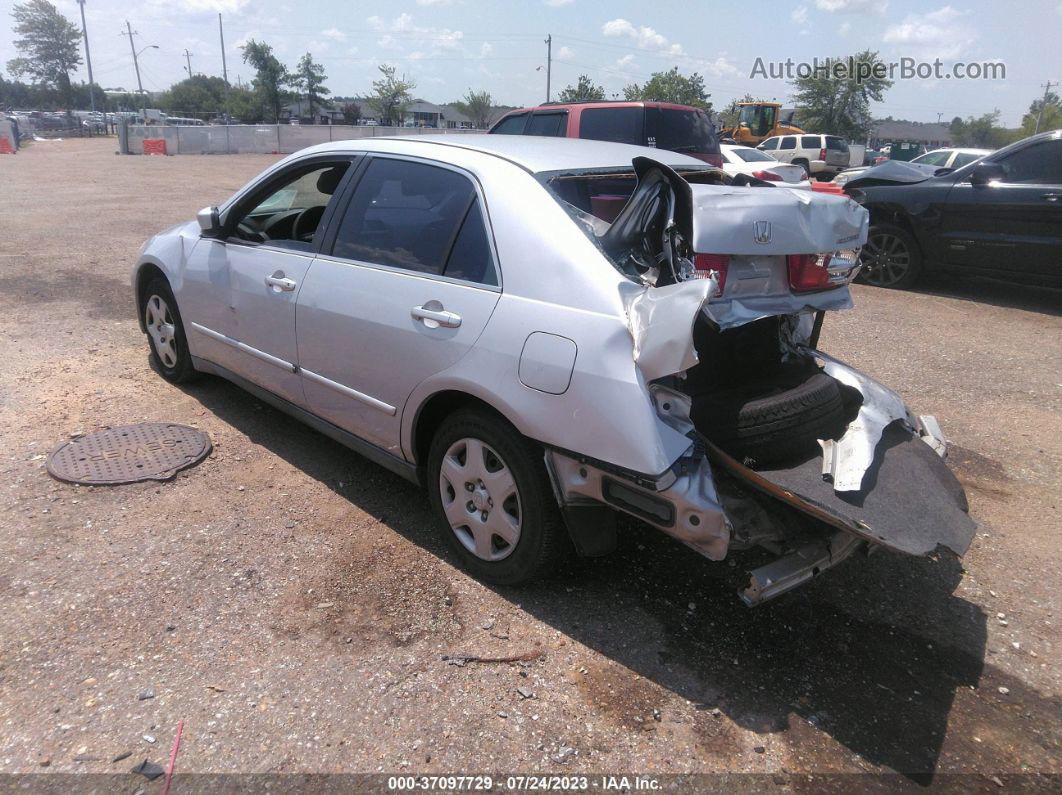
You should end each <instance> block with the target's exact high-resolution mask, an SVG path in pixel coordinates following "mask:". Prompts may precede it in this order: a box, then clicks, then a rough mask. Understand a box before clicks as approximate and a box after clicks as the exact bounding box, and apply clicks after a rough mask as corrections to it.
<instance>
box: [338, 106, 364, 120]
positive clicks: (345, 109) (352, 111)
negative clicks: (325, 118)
mask: <svg viewBox="0 0 1062 795" xmlns="http://www.w3.org/2000/svg"><path fill="white" fill-rule="evenodd" d="M339 112H340V113H342V114H343V121H345V122H346V123H347V124H357V123H358V120H359V119H360V118H361V108H360V107H359V106H358V103H357V102H344V103H343V104H342V105H340V106H339Z"/></svg>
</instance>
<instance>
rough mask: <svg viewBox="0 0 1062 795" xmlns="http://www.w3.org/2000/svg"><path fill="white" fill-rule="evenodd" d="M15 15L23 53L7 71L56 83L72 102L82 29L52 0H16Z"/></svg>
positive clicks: (78, 63) (15, 74) (65, 96)
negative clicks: (72, 81)
mask: <svg viewBox="0 0 1062 795" xmlns="http://www.w3.org/2000/svg"><path fill="white" fill-rule="evenodd" d="M11 16H12V17H13V18H14V20H15V25H14V32H15V35H16V36H17V37H18V38H16V39H15V49H16V50H18V52H19V57H18V58H13V59H12V60H10V61H8V62H7V71H8V72H10V73H11V75H12V76H13V77H16V78H17V77H21V76H23V75H26V76H28V77H29V78H30V79H31V80H33V81H34V82H35V83H42V84H44V85H46V86H52V87H54V88H55V89H57V90H58V91H59V93H60V95H61V96H62V97H63V99H65V100H66V101H67V103H68V104H69V101H70V98H71V94H70V73H71V72H72V71H74V70H75V69H77V67H78V66H79V65H80V64H81V52H80V50H79V45H80V42H81V31H80V30H79V29H78V28H77V26H76V25H74V24H73V23H72V22H71V21H70V20H69V19H67V18H66V17H64V16H63V15H62V14H60V13H59V11H58V9H56V7H55V6H53V5H52V4H51V3H49V2H48V0H27V2H25V3H19V4H16V5H15V6H14V7H13V8H12V10H11Z"/></svg>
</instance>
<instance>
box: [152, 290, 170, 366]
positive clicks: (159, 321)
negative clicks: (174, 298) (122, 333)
mask: <svg viewBox="0 0 1062 795" xmlns="http://www.w3.org/2000/svg"><path fill="white" fill-rule="evenodd" d="M144 325H145V326H146V327H147V333H148V335H149V336H150V337H151V341H152V342H153V343H154V344H155V352H156V353H157V354H158V357H159V361H161V362H162V364H163V366H165V367H168V368H171V369H172V368H174V367H176V366H177V327H176V325H175V324H174V322H173V315H172V314H171V313H170V308H169V306H168V305H167V304H166V301H165V300H163V299H162V298H161V297H160V296H158V295H152V296H151V297H150V298H149V299H148V300H147V305H146V306H145V308H144Z"/></svg>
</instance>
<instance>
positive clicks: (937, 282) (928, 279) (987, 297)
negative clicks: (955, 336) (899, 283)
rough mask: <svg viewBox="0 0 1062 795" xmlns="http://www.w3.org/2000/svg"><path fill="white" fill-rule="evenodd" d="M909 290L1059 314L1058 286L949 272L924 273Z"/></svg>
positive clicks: (1061, 305)
mask: <svg viewBox="0 0 1062 795" xmlns="http://www.w3.org/2000/svg"><path fill="white" fill-rule="evenodd" d="M912 292H916V293H923V294H924V295H937V296H940V297H942V298H957V299H959V300H960V301H973V302H976V303H979V304H990V305H992V306H998V307H1002V308H1005V309H1023V310H1025V311H1027V312H1039V313H1041V314H1044V315H1054V316H1059V315H1062V289H1053V288H1050V287H1032V286H1029V285H1025V284H1014V283H1013V282H1008V281H1002V280H996V279H988V278H979V277H975V276H969V277H962V278H955V277H954V276H953V275H947V276H945V275H944V274H927V275H925V276H924V277H923V278H922V279H920V280H919V282H918V284H917V285H916V286H915V287H914V288H913V290H912Z"/></svg>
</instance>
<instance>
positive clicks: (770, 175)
mask: <svg viewBox="0 0 1062 795" xmlns="http://www.w3.org/2000/svg"><path fill="white" fill-rule="evenodd" d="M752 176H754V177H755V178H756V179H765V180H767V181H768V182H781V181H782V176H781V174H776V173H775V172H773V171H753V172H752Z"/></svg>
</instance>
